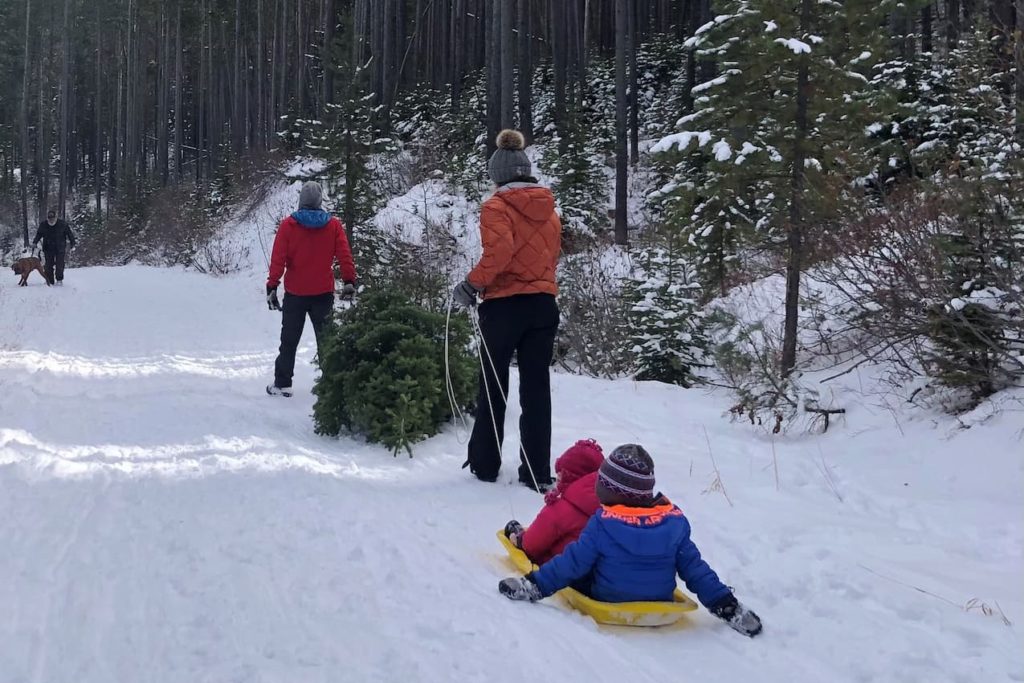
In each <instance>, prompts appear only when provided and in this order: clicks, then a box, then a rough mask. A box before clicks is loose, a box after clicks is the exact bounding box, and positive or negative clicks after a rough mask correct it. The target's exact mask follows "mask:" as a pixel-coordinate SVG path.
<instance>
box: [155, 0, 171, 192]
mask: <svg viewBox="0 0 1024 683" xmlns="http://www.w3.org/2000/svg"><path fill="white" fill-rule="evenodd" d="M160 15H161V16H160V30H161V39H160V43H161V45H162V48H161V55H162V58H161V59H160V67H159V76H158V77H157V87H158V88H159V92H158V94H157V112H158V116H157V122H156V125H157V142H156V163H157V168H158V169H159V170H158V172H159V175H160V184H161V185H163V186H164V187H167V183H168V181H169V180H170V144H171V140H170V126H171V115H170V106H171V103H170V95H171V65H170V54H171V18H170V16H169V15H168V14H167V10H166V8H165V7H164V5H162V4H161V6H160Z"/></svg>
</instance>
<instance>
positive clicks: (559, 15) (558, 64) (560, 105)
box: [548, 2, 568, 134]
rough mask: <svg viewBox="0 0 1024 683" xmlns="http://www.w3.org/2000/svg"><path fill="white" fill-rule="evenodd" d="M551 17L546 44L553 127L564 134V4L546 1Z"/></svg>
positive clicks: (565, 78)
mask: <svg viewBox="0 0 1024 683" xmlns="http://www.w3.org/2000/svg"><path fill="white" fill-rule="evenodd" d="M548 8H549V10H550V13H551V18H550V19H549V21H548V44H549V45H550V46H551V63H552V70H553V71H554V80H555V111H554V116H553V119H554V122H555V127H556V128H557V129H558V132H559V133H560V134H564V132H565V130H564V126H565V120H566V96H565V85H566V80H568V79H567V77H566V58H565V52H566V51H565V35H566V26H565V5H564V4H563V3H561V2H551V3H548Z"/></svg>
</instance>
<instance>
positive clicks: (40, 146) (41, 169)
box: [36, 55, 49, 223]
mask: <svg viewBox="0 0 1024 683" xmlns="http://www.w3.org/2000/svg"><path fill="white" fill-rule="evenodd" d="M37 69H38V73H37V78H38V81H39V83H38V85H39V92H38V102H37V103H36V106H37V111H36V114H37V118H38V124H37V127H36V222H37V223H39V222H42V219H43V216H45V215H46V194H47V192H46V186H47V184H48V179H49V164H48V159H47V157H46V155H45V154H44V150H45V149H46V130H45V129H44V127H43V126H44V122H43V112H44V109H43V87H44V83H43V58H42V55H40V56H39V60H38V62H37Z"/></svg>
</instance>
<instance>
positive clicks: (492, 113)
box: [484, 0, 503, 154]
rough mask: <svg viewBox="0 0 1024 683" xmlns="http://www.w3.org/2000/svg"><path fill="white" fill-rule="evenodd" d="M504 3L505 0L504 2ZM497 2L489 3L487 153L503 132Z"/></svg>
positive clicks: (498, 11)
mask: <svg viewBox="0 0 1024 683" xmlns="http://www.w3.org/2000/svg"><path fill="white" fill-rule="evenodd" d="M502 1H503V0H502ZM500 9H501V8H500V5H499V4H498V3H497V2H489V3H487V26H486V27H485V29H484V30H485V31H486V32H487V153H488V154H490V153H491V152H493V151H494V148H495V147H494V142H495V138H496V136H497V135H498V131H499V130H501V84H502V78H501V12H500Z"/></svg>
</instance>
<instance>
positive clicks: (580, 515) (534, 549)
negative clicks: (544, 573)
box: [521, 472, 601, 564]
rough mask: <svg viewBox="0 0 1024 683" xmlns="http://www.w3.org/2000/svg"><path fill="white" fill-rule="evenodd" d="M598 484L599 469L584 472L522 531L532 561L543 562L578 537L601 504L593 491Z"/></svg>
mask: <svg viewBox="0 0 1024 683" xmlns="http://www.w3.org/2000/svg"><path fill="white" fill-rule="evenodd" d="M596 485H597V472H591V473H590V474H585V475H583V476H582V477H580V478H579V479H577V480H576V481H574V482H572V483H571V484H569V486H567V487H566V489H565V491H564V492H562V495H561V496H559V497H558V498H557V499H556V500H555V501H554V502H553V503H549V504H547V505H545V506H544V507H543V509H541V511H540V513H539V514H538V515H537V519H535V520H533V524H531V525H530V526H529V527H527V528H526V531H524V532H523V538H522V542H521V544H522V548H523V551H524V552H525V553H526V554H527V556H529V558H530V559H531V560H533V561H534V562H536V563H537V564H544V563H545V562H547V561H548V560H550V559H551V558H552V557H555V556H556V555H559V554H561V552H562V551H563V550H565V547H566V546H567V545H569V544H570V543H572V542H573V541H575V540H576V539H577V538H579V535H580V533H582V531H583V527H585V526H586V525H587V522H588V521H589V520H590V518H591V517H592V516H593V514H594V513H595V512H597V509H598V508H599V507H601V503H600V502H599V501H598V500H597V493H596V492H595V490H594V489H595V486H596Z"/></svg>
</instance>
